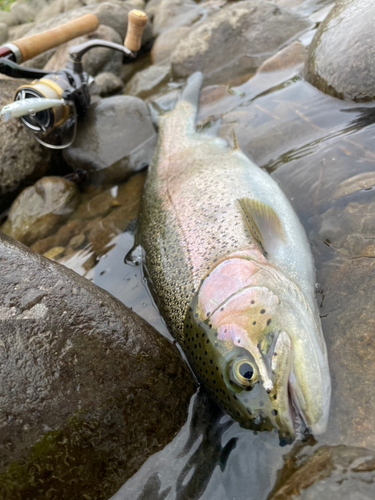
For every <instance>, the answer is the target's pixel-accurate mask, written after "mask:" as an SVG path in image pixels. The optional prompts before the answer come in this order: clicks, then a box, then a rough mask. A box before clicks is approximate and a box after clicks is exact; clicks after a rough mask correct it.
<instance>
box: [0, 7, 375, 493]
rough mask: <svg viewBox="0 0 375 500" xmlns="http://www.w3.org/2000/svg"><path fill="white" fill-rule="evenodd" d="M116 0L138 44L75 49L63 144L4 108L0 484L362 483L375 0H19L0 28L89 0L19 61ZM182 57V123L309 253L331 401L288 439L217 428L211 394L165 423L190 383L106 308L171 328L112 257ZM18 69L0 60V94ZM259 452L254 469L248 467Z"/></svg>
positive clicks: (274, 486)
mask: <svg viewBox="0 0 375 500" xmlns="http://www.w3.org/2000/svg"><path fill="white" fill-rule="evenodd" d="M134 7H135V8H139V9H143V10H144V11H145V12H146V13H147V14H148V16H149V23H148V25H147V27H146V30H145V34H144V38H143V49H142V50H143V53H142V55H141V56H140V57H139V58H138V59H137V60H135V61H133V62H131V63H129V64H123V61H122V59H121V57H120V56H119V54H118V53H115V52H112V51H109V50H108V49H94V50H92V51H90V53H88V54H87V55H85V57H84V68H85V70H86V71H88V72H89V73H90V74H91V75H92V76H93V77H94V79H95V83H94V84H93V86H92V88H91V92H92V106H91V108H90V109H89V111H88V113H87V115H86V116H85V117H84V119H82V120H81V122H80V124H79V129H78V135H77V139H76V141H75V142H74V144H73V145H72V146H70V147H69V148H68V149H67V150H65V151H64V152H63V153H61V152H51V151H50V150H47V149H45V148H43V147H42V146H40V145H39V144H37V143H36V142H35V141H34V139H33V137H32V136H31V135H29V134H28V133H27V132H26V130H25V129H24V128H23V127H22V125H21V124H20V123H19V122H18V121H16V120H11V121H9V122H4V121H2V120H0V132H1V137H2V138H3V140H2V143H1V146H0V214H2V215H1V222H0V223H1V224H2V225H1V227H0V229H1V231H3V233H1V232H0V235H1V236H0V271H1V276H2V281H1V282H0V298H1V304H2V306H1V307H0V320H1V322H2V325H3V328H2V329H1V332H0V385H1V387H2V391H1V394H0V400H1V405H0V406H1V408H0V423H1V425H0V429H2V430H0V497H1V498H7V499H8V498H9V499H13V498H14V499H16V498H17V499H18V498H22V499H23V500H24V499H25V500H28V499H33V500H34V499H37V498H43V499H44V498H46V497H48V498H51V499H54V498H56V499H59V500H60V499H63V498H70V499H75V498H77V499H78V498H88V499H89V498H90V499H93V500H94V499H101V498H103V499H105V498H109V497H110V496H111V495H112V494H114V493H115V492H116V490H118V489H119V488H120V486H121V485H122V484H123V483H124V482H125V481H126V480H127V479H128V478H130V477H131V476H132V475H133V474H135V473H136V471H137V470H138V469H139V468H140V467H141V465H142V464H143V463H144V462H145V460H147V459H148V460H147V462H146V463H145V465H144V466H143V467H142V468H141V469H140V470H139V472H137V473H136V474H135V475H134V476H133V479H132V480H131V481H129V483H127V484H125V486H124V488H123V489H121V490H120V492H119V493H118V495H117V496H116V499H122V500H125V499H128V498H130V497H131V498H132V499H133V498H134V499H138V500H141V499H146V498H147V499H148V498H161V496H160V495H164V493H163V492H166V491H167V493H165V495H167V496H165V495H164V496H163V498H167V499H168V500H169V499H170V498H176V499H177V498H178V499H179V500H183V499H185V498H197V499H200V500H211V499H212V498H217V500H227V498H232V497H233V498H238V499H239V500H250V499H252V498H254V500H262V499H266V498H269V499H270V500H271V499H274V500H276V499H277V500H281V499H289V498H294V495H296V494H298V495H300V496H301V497H302V498H306V499H307V498H309V499H310V498H311V499H313V498H314V499H315V498H324V497H322V491H324V488H328V490H329V491H330V492H331V493H330V498H339V496H340V495H341V498H342V497H343V496H344V498H346V497H347V498H355V497H354V496H351V495H354V493H355V492H356V491H360V494H361V495H362V496H361V498H364V499H366V500H367V498H368V499H370V498H373V497H374V496H375V491H374V488H373V484H374V482H373V474H374V472H373V471H374V453H375V439H374V432H373V423H374V422H373V420H374V418H373V415H375V411H374V410H375V407H374V401H375V392H374V387H373V384H372V379H373V375H374V373H373V369H372V366H373V362H374V356H375V355H374V350H373V340H372V336H371V332H372V330H371V329H372V325H373V324H374V321H375V318H374V313H373V307H372V295H373V293H372V291H373V283H374V280H373V274H374V273H373V266H372V262H373V261H372V259H373V256H374V255H375V253H374V248H373V244H372V241H373V239H374V234H373V233H374V227H373V223H372V220H373V217H372V213H373V205H374V199H373V193H374V189H373V188H374V185H375V180H374V174H373V171H374V164H375V152H374V148H373V134H374V125H373V123H374V112H373V110H372V107H371V100H372V99H373V98H374V96H373V90H374V89H373V82H374V81H375V80H374V79H373V78H372V76H371V75H372V73H373V67H374V65H373V64H372V60H373V58H372V57H371V56H372V55H373V49H372V48H373V47H375V43H373V42H375V40H373V38H374V37H375V35H374V31H373V30H372V31H371V29H370V28H371V26H370V25H371V19H372V17H371V13H372V11H373V3H372V2H369V1H368V0H337V2H335V3H334V2H332V1H329V0H327V1H325V2H318V1H315V0H279V1H276V0H275V1H273V2H271V1H267V0H246V1H237V2H226V1H225V0H206V1H202V2H199V3H198V2H194V1H192V0H149V1H148V2H147V3H145V2H144V1H143V0H129V1H124V2H123V1H120V0H113V1H111V2H108V1H107V2H96V1H95V0H53V1H52V2H48V1H47V0H28V1H22V0H16V1H15V2H14V3H13V4H12V5H11V6H10V9H9V10H8V11H0V41H3V42H5V41H7V40H14V39H17V38H19V37H23V36H28V35H30V34H34V33H38V32H41V31H44V30H46V29H48V28H50V27H52V26H57V25H59V24H61V23H63V22H66V21H68V20H70V19H74V18H77V17H79V16H81V15H83V14H85V13H87V12H93V13H95V14H96V15H97V16H98V17H99V20H100V26H99V28H98V30H97V31H96V32H95V33H93V34H91V35H89V36H86V37H81V38H79V39H77V40H74V41H73V42H69V43H68V44H66V45H64V46H62V47H60V48H58V49H52V50H51V51H48V52H47V53H46V54H43V55H40V56H37V57H36V58H34V59H33V60H31V61H28V62H27V63H25V65H27V66H29V67H30V66H31V67H37V68H46V69H49V70H55V69H59V68H60V67H62V66H64V65H65V64H66V61H67V54H68V48H69V47H70V46H71V45H72V44H75V43H80V42H82V41H84V40H86V39H88V38H95V37H98V38H102V39H104V40H109V41H113V42H116V43H123V41H124V38H125V34H126V29H127V14H128V12H129V11H130V10H131V9H132V8H134ZM349 32H350V33H351V36H348V33H349ZM196 70H200V71H202V72H203V73H204V79H205V84H204V86H205V88H204V89H203V91H202V96H201V105H200V115H199V123H198V130H199V129H204V130H209V131H212V133H218V135H219V136H220V137H222V138H224V139H226V140H228V141H231V140H232V137H233V136H232V131H234V132H235V135H236V137H237V140H238V142H239V145H240V147H241V148H242V149H243V150H244V151H245V152H246V153H247V154H249V155H251V156H252V157H253V158H254V160H255V161H256V162H257V163H258V164H259V165H260V166H261V167H263V168H265V169H266V170H267V171H268V172H269V173H271V175H273V176H274V178H275V179H276V180H277V181H278V182H279V183H280V185H281V186H282V188H283V189H284V191H285V192H286V193H287V195H288V196H289V198H290V200H291V202H292V204H293V206H294V208H295V210H296V212H297V213H298V215H299V217H300V219H301V222H302V224H303V225H304V227H305V230H306V232H307V234H308V236H309V239H310V241H311V244H312V249H313V253H314V256H315V260H316V265H317V282H318V284H317V297H318V300H319V304H320V310H321V315H322V324H323V328H324V334H325V337H326V340H327V346H328V351H329V358H330V367H331V374H332V381H333V399H332V410H331V419H330V425H329V429H328V431H327V433H326V434H325V435H324V436H322V437H321V439H320V440H319V442H316V441H314V440H312V439H311V438H306V439H305V440H302V442H298V443H296V444H295V445H294V446H293V447H289V448H288V449H287V450H286V452H285V450H284V452H283V453H284V455H283V454H282V453H281V452H280V450H279V449H278V448H277V444H275V443H274V442H273V441H272V438H271V437H270V438H267V439H268V441H267V439H266V438H262V439H264V442H260V441H259V440H260V439H261V438H259V436H252V438H251V439H252V440H253V441H252V440H250V439H249V438H248V437H244V436H245V435H244V434H243V433H242V431H241V430H237V431H228V432H229V433H230V432H233V435H232V438H233V440H234V441H231V440H230V439H229V438H228V443H227V444H225V435H226V433H227V430H228V429H229V427H230V425H229V424H228V423H226V422H225V421H224V420H225V417H223V418H224V420H223V422H222V421H221V414H220V413H219V412H218V410H217V408H216V407H215V406H214V405H213V404H210V403H204V410H202V405H201V406H199V404H195V406H193V408H192V410H191V411H192V414H191V415H190V420H189V422H190V424H189V425H190V426H191V429H192V430H191V431H190V434H189V432H188V430H187V428H186V426H185V427H184V428H183V429H182V430H181V432H180V434H179V435H178V439H177V438H176V440H175V441H173V438H174V437H175V435H176V434H177V433H178V432H179V430H180V428H181V427H182V425H183V424H184V422H185V421H186V415H187V408H188V404H189V400H190V397H191V396H192V394H193V393H194V391H195V389H196V386H195V381H194V379H193V378H192V376H191V374H190V372H189V370H188V368H187V366H186V365H185V363H184V361H183V360H182V358H181V356H180V354H179V353H178V352H177V351H176V349H175V347H174V346H173V345H172V344H171V343H170V341H168V340H167V339H166V338H164V337H163V336H161V335H160V334H159V333H157V332H156V331H155V330H154V329H153V328H152V327H151V326H149V325H148V324H147V323H146V322H145V321H144V320H143V319H141V318H140V317H139V316H138V315H136V314H135V313H134V312H133V311H131V310H130V309H129V308H128V307H126V306H125V305H124V304H126V305H127V306H131V307H133V308H134V310H135V311H137V312H138V313H140V314H141V315H142V316H143V317H144V318H146V320H147V321H148V322H149V323H151V324H153V325H156V326H157V327H158V329H159V330H160V331H162V332H163V334H164V335H165V336H167V337H168V338H170V336H169V334H168V332H167V331H166V329H165V325H163V322H162V320H161V319H160V317H159V316H158V313H157V310H156V308H155V306H154V304H153V300H152V298H151V297H150V295H149V292H148V290H147V287H146V286H145V284H144V277H143V275H142V274H141V272H140V269H139V267H138V266H137V264H138V263H139V260H140V259H141V254H140V253H139V252H138V254H137V252H136V254H135V258H134V259H133V260H131V259H129V258H128V259H127V260H126V264H124V259H125V256H126V255H127V253H128V252H129V251H130V250H131V248H132V246H133V244H134V234H135V231H136V225H137V213H138V207H139V202H140V198H141V194H142V187H143V184H144V182H145V179H146V175H147V171H146V170H147V169H146V166H147V165H148V163H149V161H150V158H151V156H152V153H153V149H154V146H155V142H156V138H157V123H156V121H155V120H154V118H155V115H156V114H157V113H158V112H164V111H168V109H170V108H171V107H172V106H173V104H174V102H175V100H176V98H177V96H178V91H179V89H180V88H181V87H182V86H183V84H184V82H185V80H186V78H187V77H188V76H189V75H190V74H191V73H193V72H194V71H196ZM22 83H25V82H24V81H20V80H14V79H10V78H7V77H0V105H1V106H3V105H5V104H7V103H9V102H11V100H12V98H13V94H14V91H15V90H16V89H17V87H18V86H19V85H21V84H22ZM359 103H360V104H359ZM4 233H6V235H5V234H4ZM16 240H17V241H18V242H20V243H18V242H17V241H16ZM24 245H27V246H28V247H29V248H26V247H25V246H24ZM68 268H69V269H68ZM73 271H75V273H74V272H73ZM78 275H81V276H78ZM97 285H99V287H102V288H105V289H106V290H109V291H110V292H111V294H112V295H111V294H109V293H107V292H105V291H104V290H102V289H101V288H99V287H98V286H97ZM115 297H116V298H115ZM118 299H120V300H118ZM204 398H205V396H204V397H203V400H204V401H205V399H204ZM194 412H196V413H194ZM197 422H198V423H199V426H198V427H197V428H194V425H198V424H197ZM233 428H234V427H233V426H232V427H231V429H233ZM236 433H237V434H236ZM192 436H193V437H192ZM199 436H203V437H202V438H200V437H199ZM232 438H231V439H232ZM199 439H200V441H199V443H198V440H199ZM257 439H258V440H257ZM250 441H251V446H249V442H250ZM168 443H170V444H169V446H166V445H167V444H168ZM194 443H197V444H194ZM236 443H238V444H237V445H236ZM236 446H237V450H236ZM162 449H163V452H162V455H153V454H154V453H155V452H156V451H159V450H162ZM187 450H188V451H187ZM194 450H196V451H194ZM259 450H261V452H260V451H259ZM240 452H241V453H242V455H241V454H240V455H238V453H240ZM243 453H245V455H243ZM241 456H242V457H243V456H246V457H247V461H246V463H247V464H248V465H243V464H242V462H241ZM188 457H190V458H188ZM207 457H210V458H209V459H208V460H209V461H210V463H209V464H207V463H205V460H206V459H207ZM168 460H169V461H173V463H174V464H175V465H174V468H171V470H169V463H170V462H168ZM184 460H186V462H185V461H184ZM259 461H260V462H259ZM255 462H257V463H259V466H258V469H257V470H258V471H261V472H259V474H258V475H256V474H255V475H254V474H253V475H252V473H250V471H249V470H247V468H246V467H250V465H249V464H251V463H255ZM238 463H241V467H239V468H238V467H237V465H236V464H238ZM192 464H193V465H192ZM262 464H263V465H262ZM219 466H220V467H219ZM266 466H267V467H266ZM262 467H266V468H268V469H270V471H271V472H270V473H269V475H266V474H265V475H262V474H263V472H262V470H263V469H262ZM215 468H216V469H215ZM218 469H220V470H221V473H220V474H221V475H220V478H221V479H220V481H219V480H218V479H217V477H218V476H217V475H216V476H215V474H216V473H215V470H218ZM235 470H240V471H241V473H238V476H236V477H237V479H236V481H233V479H232V477H233V474H235V472H234V471H235ZM277 470H278V473H277V474H276V471H277ZM173 471H174V474H175V477H172V476H171V474H172V472H173ZM203 471H204V474H203ZM267 474H268V473H267ZM266 476H267V479H266V480H265V479H264V477H266ZM171 477H172V479H171ZM181 477H182V478H184V479H183V480H182V479H181ZM247 477H251V478H252V488H249V485H247V484H246V478H247ZM155 478H159V479H155ZM254 481H255V483H254ZM262 481H263V482H262ZM235 483H236V484H235ZM220 484H222V485H224V486H223V487H222V488H221V489H220ZM254 484H255V486H254ZM358 485H359V486H358ZM1 488H2V489H1ZM168 488H169V489H168ZM215 488H216V489H215ZM168 491H169V492H175V496H174V497H173V496H168V495H173V493H168ZM121 492H123V493H121ZM129 492H130V493H129ZM145 492H146V493H145ZM223 492H224V493H223ZM253 493H254V495H255V496H254V497H253V496H252V495H253ZM331 494H332V495H333V496H331ZM121 495H123V496H121ZM129 495H130V496H129ZM142 495H143V496H142ZM145 495H146V496H145ZM147 495H148V496H147ZM184 495H185V496H184ZM210 495H211V496H210ZM212 495H214V496H212ZM334 495H336V497H335V496H334ZM337 495H338V496H337ZM345 495H346V497H345Z"/></svg>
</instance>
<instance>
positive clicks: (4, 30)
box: [0, 23, 8, 43]
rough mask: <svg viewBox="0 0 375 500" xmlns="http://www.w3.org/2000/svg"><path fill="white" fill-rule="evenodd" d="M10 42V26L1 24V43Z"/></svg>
mask: <svg viewBox="0 0 375 500" xmlns="http://www.w3.org/2000/svg"><path fill="white" fill-rule="evenodd" d="M7 40H8V25H7V24H5V23H0V43H5V42H6V41H7Z"/></svg>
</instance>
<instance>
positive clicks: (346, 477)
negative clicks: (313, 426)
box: [268, 444, 375, 500]
mask: <svg viewBox="0 0 375 500" xmlns="http://www.w3.org/2000/svg"><path fill="white" fill-rule="evenodd" d="M298 446H299V447H300V448H302V449H301V450H299V454H298V453H297V456H296V454H295V448H296V446H295V447H293V448H292V452H293V453H292V452H290V453H289V454H288V457H284V460H285V466H284V468H283V469H282V470H281V471H279V472H278V476H279V480H278V483H277V484H276V487H275V488H274V490H273V492H272V493H271V494H270V495H269V497H268V498H269V500H289V499H290V500H292V499H294V498H296V497H297V496H298V498H301V499H302V500H321V499H322V498H329V499H330V500H342V499H343V498H345V499H352V500H354V499H356V498H358V499H359V498H361V500H371V499H372V498H374V495H375V483H374V480H375V454H374V452H371V451H370V450H367V449H365V448H358V447H349V446H332V447H330V446H321V447H320V448H318V449H317V450H316V451H314V453H313V454H311V455H310V456H306V455H307V453H306V451H307V450H306V448H305V447H303V444H299V445H298ZM301 451H303V452H304V453H305V456H303V454H302V453H301Z"/></svg>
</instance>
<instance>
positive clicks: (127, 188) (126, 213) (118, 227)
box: [88, 173, 146, 255]
mask: <svg viewBox="0 0 375 500" xmlns="http://www.w3.org/2000/svg"><path fill="white" fill-rule="evenodd" d="M145 180H146V174H145V173H140V174H137V175H134V176H133V177H131V178H130V179H129V181H128V182H127V183H126V184H123V185H122V186H119V188H118V191H117V193H116V197H115V198H114V199H113V200H115V201H116V203H117V204H118V208H116V209H115V210H113V211H112V212H110V213H109V215H107V216H106V217H104V218H101V219H100V224H97V223H94V224H92V227H91V228H90V230H89V231H88V240H89V241H90V243H91V245H92V249H93V251H94V253H95V255H101V254H103V253H105V251H108V248H107V245H108V243H109V242H110V241H111V239H112V238H113V237H114V236H116V235H118V234H120V233H122V232H123V231H125V229H126V227H127V226H128V224H129V223H130V222H131V221H132V220H133V219H135V217H137V215H138V209H139V204H140V200H141V193H142V189H143V185H144V182H145ZM88 227H89V226H88Z"/></svg>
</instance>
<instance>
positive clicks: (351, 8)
mask: <svg viewBox="0 0 375 500" xmlns="http://www.w3.org/2000/svg"><path fill="white" fill-rule="evenodd" d="M374 16H375V4H374V2H371V1H369V0H339V1H337V2H336V4H335V6H334V8H333V9H332V10H331V12H330V13H329V14H328V16H327V17H326V19H325V20H324V21H323V23H322V24H321V25H320V26H319V29H318V31H317V32H316V34H315V36H314V39H313V42H312V43H311V45H310V47H309V55H308V59H307V62H306V79H307V81H308V82H310V83H311V84H312V85H315V86H316V87H317V88H318V89H319V90H321V91H322V92H325V93H327V94H330V95H333V96H335V97H339V98H340V99H352V100H354V101H358V102H364V101H371V100H372V99H374V98H375V68H374V64H373V60H374V50H373V48H374V45H375V33H374V29H373V18H374ZM348 33H350V36H348Z"/></svg>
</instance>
